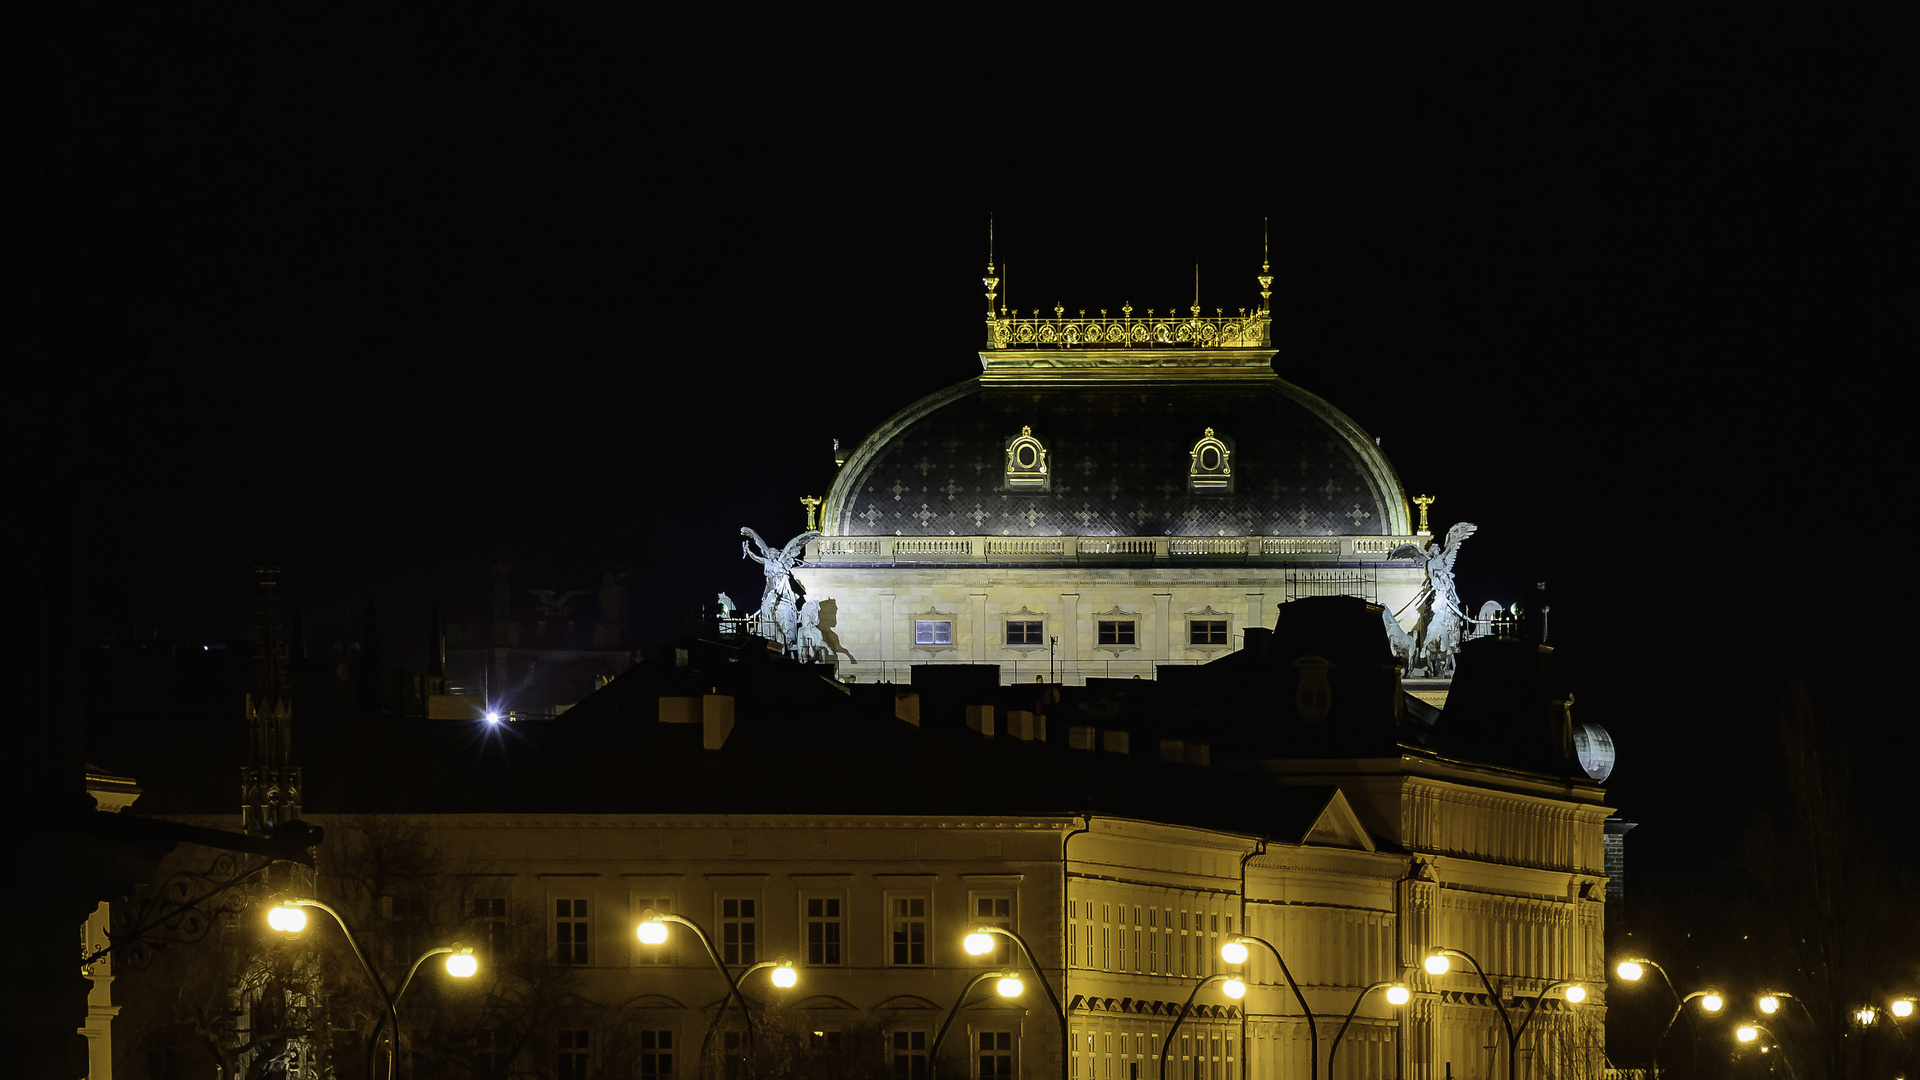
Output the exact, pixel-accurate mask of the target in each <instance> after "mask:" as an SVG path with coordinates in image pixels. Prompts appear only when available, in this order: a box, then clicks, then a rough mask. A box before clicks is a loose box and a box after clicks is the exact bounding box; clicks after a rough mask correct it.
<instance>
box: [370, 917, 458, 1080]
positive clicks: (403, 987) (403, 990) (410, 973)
mask: <svg viewBox="0 0 1920 1080" xmlns="http://www.w3.org/2000/svg"><path fill="white" fill-rule="evenodd" d="M452 951H453V949H452V948H451V947H449V946H446V945H442V946H440V947H439V948H437V949H429V950H427V951H426V952H424V953H421V954H420V958H419V959H418V960H415V961H414V962H413V967H411V968H408V969H407V978H406V981H405V982H403V983H401V984H400V992H399V993H397V994H395V995H393V1007H394V1009H395V1010H396V1011H397V1010H398V1009H399V1008H400V1002H401V1001H402V1000H403V999H404V998H405V997H406V996H407V987H409V986H412V985H413V977H414V976H415V975H417V974H419V972H420V965H421V964H424V963H426V962H427V958H428V957H430V956H438V955H439V954H441V953H450V952H452ZM386 1026H387V1018H386V1017H384V1016H383V1017H381V1018H380V1019H379V1020H378V1021H377V1022H375V1023H374V1025H373V1034H372V1035H369V1036H368V1037H367V1075H368V1076H372V1075H373V1048H374V1047H375V1046H376V1045H378V1044H379V1041H380V1029H381V1028H384V1027H386Z"/></svg>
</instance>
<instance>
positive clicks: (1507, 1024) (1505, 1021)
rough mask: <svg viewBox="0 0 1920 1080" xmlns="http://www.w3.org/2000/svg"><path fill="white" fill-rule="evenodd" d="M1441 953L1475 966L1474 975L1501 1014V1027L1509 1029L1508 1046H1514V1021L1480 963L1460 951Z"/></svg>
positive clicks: (1449, 950) (1442, 950) (1444, 951)
mask: <svg viewBox="0 0 1920 1080" xmlns="http://www.w3.org/2000/svg"><path fill="white" fill-rule="evenodd" d="M1440 951H1441V952H1443V953H1447V954H1448V955H1450V956H1458V957H1460V958H1461V959H1463V960H1465V961H1466V962H1467V963H1469V964H1472V965H1473V973H1474V974H1475V975H1478V976H1480V985H1481V986H1484V987H1486V988H1487V996H1488V997H1489V998H1492V999H1493V1007H1494V1008H1495V1009H1497V1010H1499V1012H1500V1026H1501V1027H1504V1028H1506V1029H1507V1045H1508V1046H1512V1045H1513V1043H1514V1042H1515V1041H1516V1037H1515V1035H1514V1033H1513V1020H1512V1019H1511V1018H1510V1017H1508V1016H1507V1006H1506V1003H1505V1002H1503V1001H1501V1000H1500V992H1499V991H1497V990H1495V989H1494V988H1493V980H1492V979H1489V978H1487V971H1486V969H1485V968H1483V967H1481V966H1480V961H1478V960H1475V959H1474V958H1473V957H1472V956H1470V955H1469V954H1467V953H1463V952H1461V951H1460V950H1459V949H1441V950H1440Z"/></svg>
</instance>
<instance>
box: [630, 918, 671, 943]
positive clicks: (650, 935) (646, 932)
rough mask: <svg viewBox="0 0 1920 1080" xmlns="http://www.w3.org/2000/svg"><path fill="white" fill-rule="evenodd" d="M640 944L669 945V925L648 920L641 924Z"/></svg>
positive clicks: (655, 920)
mask: <svg viewBox="0 0 1920 1080" xmlns="http://www.w3.org/2000/svg"><path fill="white" fill-rule="evenodd" d="M636 932H637V933H638V934H639V935H640V944H642V945H665V944H666V943H667V924H666V923H664V922H661V921H660V920H659V919H647V920H644V921H643V922H641V924H640V927H639V930H638V931H636Z"/></svg>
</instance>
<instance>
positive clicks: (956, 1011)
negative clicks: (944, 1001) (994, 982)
mask: <svg viewBox="0 0 1920 1080" xmlns="http://www.w3.org/2000/svg"><path fill="white" fill-rule="evenodd" d="M1003 974H1004V973H1002V972H999V971H983V972H981V973H980V974H978V975H975V976H974V977H973V980H972V981H971V982H969V983H967V988H966V989H965V990H962V991H960V996H959V997H957V998H955V999H954V1001H953V1008H951V1009H948V1010H947V1018H946V1019H945V1020H943V1021H941V1023H940V1030H939V1031H938V1032H936V1033H935V1034H934V1036H933V1046H932V1048H930V1049H929V1050H928V1051H927V1080H938V1078H939V1076H940V1043H941V1042H942V1041H944V1040H945V1039H946V1037H947V1029H948V1028H950V1027H952V1026H953V1018H954V1017H956V1016H958V1015H960V1006H962V1005H965V1004H966V1003H967V995H968V994H971V993H973V988H974V987H976V986H979V985H980V984H981V983H983V982H986V981H987V980H988V979H998V978H1002V977H1003Z"/></svg>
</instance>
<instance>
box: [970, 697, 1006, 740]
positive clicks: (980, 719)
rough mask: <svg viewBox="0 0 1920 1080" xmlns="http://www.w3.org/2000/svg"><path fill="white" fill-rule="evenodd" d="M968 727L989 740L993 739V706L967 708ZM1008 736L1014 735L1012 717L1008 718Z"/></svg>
mask: <svg viewBox="0 0 1920 1080" xmlns="http://www.w3.org/2000/svg"><path fill="white" fill-rule="evenodd" d="M967 726H968V727H970V728H972V729H973V730H975V731H977V732H979V733H980V734H982V735H985V736H986V737H987V738H989V739H991V738H993V706H991V705H969V706H967ZM1007 734H1009V735H1012V734H1013V718H1012V716H1011V715H1009V716H1008V718H1007Z"/></svg>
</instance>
